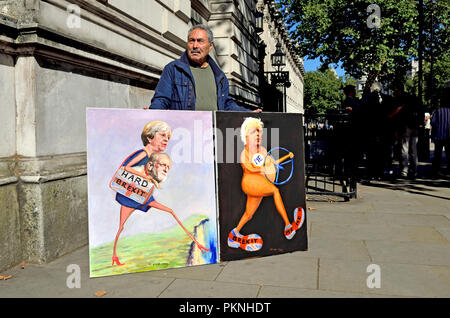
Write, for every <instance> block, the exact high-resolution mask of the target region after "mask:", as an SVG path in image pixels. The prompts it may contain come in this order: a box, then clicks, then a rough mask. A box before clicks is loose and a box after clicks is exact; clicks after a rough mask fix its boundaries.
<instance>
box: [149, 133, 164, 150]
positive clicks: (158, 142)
mask: <svg viewBox="0 0 450 318" xmlns="http://www.w3.org/2000/svg"><path fill="white" fill-rule="evenodd" d="M147 138H148V143H149V144H150V146H151V147H152V149H153V151H154V152H163V151H164V150H166V147H167V144H168V143H169V139H170V137H169V133H168V132H167V131H157V132H156V133H155V136H154V137H153V138H150V137H147Z"/></svg>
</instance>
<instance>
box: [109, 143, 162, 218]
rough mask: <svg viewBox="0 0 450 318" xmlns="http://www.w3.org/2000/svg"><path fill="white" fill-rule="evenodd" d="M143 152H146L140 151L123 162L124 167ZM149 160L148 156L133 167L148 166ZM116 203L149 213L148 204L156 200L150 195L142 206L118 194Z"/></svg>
mask: <svg viewBox="0 0 450 318" xmlns="http://www.w3.org/2000/svg"><path fill="white" fill-rule="evenodd" d="M143 151H145V150H144V149H141V150H138V151H136V152H135V153H133V154H131V155H130V156H129V157H128V158H127V159H126V160H125V161H124V162H123V164H122V167H124V166H126V165H127V164H128V163H129V162H130V161H131V160H133V158H134V157H136V156H137V155H139V154H140V153H142V152H143ZM148 160H149V158H148V154H147V155H146V156H145V157H144V158H143V159H142V160H140V161H139V162H138V163H136V164H135V165H133V166H132V167H136V166H142V165H146V164H147V163H148ZM116 201H117V202H119V203H120V204H121V205H124V206H126V207H129V208H133V209H137V210H140V211H142V212H147V211H148V210H149V209H150V207H149V206H148V204H149V203H150V202H152V201H155V199H154V198H153V195H150V197H149V198H148V199H147V201H145V202H144V203H142V204H140V203H138V202H136V201H134V200H131V199H130V198H127V197H126V196H124V195H123V194H120V193H117V194H116Z"/></svg>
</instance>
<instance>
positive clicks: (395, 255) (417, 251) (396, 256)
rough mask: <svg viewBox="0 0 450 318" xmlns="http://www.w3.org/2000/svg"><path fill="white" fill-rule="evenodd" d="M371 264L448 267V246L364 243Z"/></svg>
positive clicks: (382, 242) (414, 243)
mask: <svg viewBox="0 0 450 318" xmlns="http://www.w3.org/2000/svg"><path fill="white" fill-rule="evenodd" d="M366 245H367V249H368V250H369V254H370V256H371V257H372V260H373V262H375V263H377V262H381V263H386V262H387V263H400V264H422V265H445V266H450V242H449V243H448V244H435V243H418V242H391V241H366Z"/></svg>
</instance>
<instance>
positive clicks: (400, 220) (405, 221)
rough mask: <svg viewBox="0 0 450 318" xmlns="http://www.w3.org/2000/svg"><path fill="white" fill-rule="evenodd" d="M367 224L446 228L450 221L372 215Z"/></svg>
mask: <svg viewBox="0 0 450 318" xmlns="http://www.w3.org/2000/svg"><path fill="white" fill-rule="evenodd" d="M368 222H369V223H374V224H393V225H410V226H430V227H435V228H436V227H448V228H450V220H449V219H447V218H446V217H445V216H442V215H421V214H401V215H400V214H390V213H376V214H375V213H373V214H370V215H368Z"/></svg>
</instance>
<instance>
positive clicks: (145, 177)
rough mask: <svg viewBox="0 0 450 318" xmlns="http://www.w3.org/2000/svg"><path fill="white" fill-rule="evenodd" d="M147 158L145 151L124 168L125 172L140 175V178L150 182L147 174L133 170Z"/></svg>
mask: <svg viewBox="0 0 450 318" xmlns="http://www.w3.org/2000/svg"><path fill="white" fill-rule="evenodd" d="M145 156H146V153H145V151H144V152H142V153H140V154H138V155H137V156H136V157H134V158H133V159H131V161H130V162H129V163H128V164H127V165H126V166H125V167H123V170H125V171H126V172H130V173H132V174H135V175H138V176H139V177H141V178H144V179H146V180H150V179H151V177H150V176H147V175H146V174H145V173H142V172H139V171H137V170H135V169H133V167H132V166H134V165H135V164H137V163H138V162H139V161H141V160H142V159H144V158H145Z"/></svg>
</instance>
